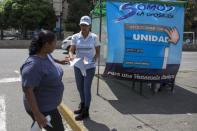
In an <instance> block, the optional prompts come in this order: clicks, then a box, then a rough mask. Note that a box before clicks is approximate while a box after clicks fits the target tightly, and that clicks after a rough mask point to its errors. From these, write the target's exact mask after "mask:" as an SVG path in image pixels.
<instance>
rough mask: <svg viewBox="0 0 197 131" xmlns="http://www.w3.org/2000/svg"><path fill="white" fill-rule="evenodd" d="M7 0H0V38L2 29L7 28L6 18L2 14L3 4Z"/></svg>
mask: <svg viewBox="0 0 197 131" xmlns="http://www.w3.org/2000/svg"><path fill="white" fill-rule="evenodd" d="M5 2H7V0H3V1H0V32H1V34H0V38H1V40H2V39H3V30H4V29H6V28H7V24H5V23H6V18H5V15H4V5H5Z"/></svg>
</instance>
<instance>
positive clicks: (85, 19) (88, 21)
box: [79, 16, 91, 25]
mask: <svg viewBox="0 0 197 131" xmlns="http://www.w3.org/2000/svg"><path fill="white" fill-rule="evenodd" d="M81 24H85V25H91V18H90V17H89V16H82V17H81V19H80V23H79V25H81Z"/></svg>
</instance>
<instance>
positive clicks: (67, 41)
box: [61, 36, 72, 51]
mask: <svg viewBox="0 0 197 131" xmlns="http://www.w3.org/2000/svg"><path fill="white" fill-rule="evenodd" d="M71 39H72V36H68V37H66V38H65V39H64V40H63V41H62V45H61V47H62V49H63V50H67V51H68V50H69V48H70V45H71Z"/></svg>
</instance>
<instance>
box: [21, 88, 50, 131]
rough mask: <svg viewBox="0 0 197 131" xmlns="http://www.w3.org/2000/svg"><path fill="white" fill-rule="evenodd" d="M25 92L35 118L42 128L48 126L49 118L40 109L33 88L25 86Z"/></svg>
mask: <svg viewBox="0 0 197 131" xmlns="http://www.w3.org/2000/svg"><path fill="white" fill-rule="evenodd" d="M23 92H24V93H25V96H26V98H27V101H28V103H29V105H30V108H31V110H32V113H33V115H34V118H35V120H36V121H37V123H38V125H39V127H40V128H43V127H45V126H47V120H46V118H45V116H44V115H43V114H42V113H41V112H40V111H39V108H38V105H37V102H36V98H35V95H34V92H33V88H31V87H27V88H23Z"/></svg>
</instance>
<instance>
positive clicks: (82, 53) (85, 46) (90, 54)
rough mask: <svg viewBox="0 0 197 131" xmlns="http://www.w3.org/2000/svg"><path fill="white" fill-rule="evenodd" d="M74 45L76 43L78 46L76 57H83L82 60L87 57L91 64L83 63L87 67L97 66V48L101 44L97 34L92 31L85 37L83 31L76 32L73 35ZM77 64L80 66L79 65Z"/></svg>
mask: <svg viewBox="0 0 197 131" xmlns="http://www.w3.org/2000/svg"><path fill="white" fill-rule="evenodd" d="M72 45H75V47H76V57H77V58H81V59H82V60H83V59H84V58H85V59H86V60H87V61H88V63H89V64H85V65H83V66H84V67H85V69H90V68H93V67H95V63H94V61H93V58H94V56H95V53H96V51H95V48H96V47H98V46H100V45H99V42H98V38H97V35H96V34H94V33H92V32H90V33H89V34H88V36H87V37H86V38H85V39H84V37H83V35H82V34H81V32H79V33H77V34H74V35H73V36H72ZM82 63H83V62H82ZM75 66H76V67H78V66H77V65H75Z"/></svg>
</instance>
